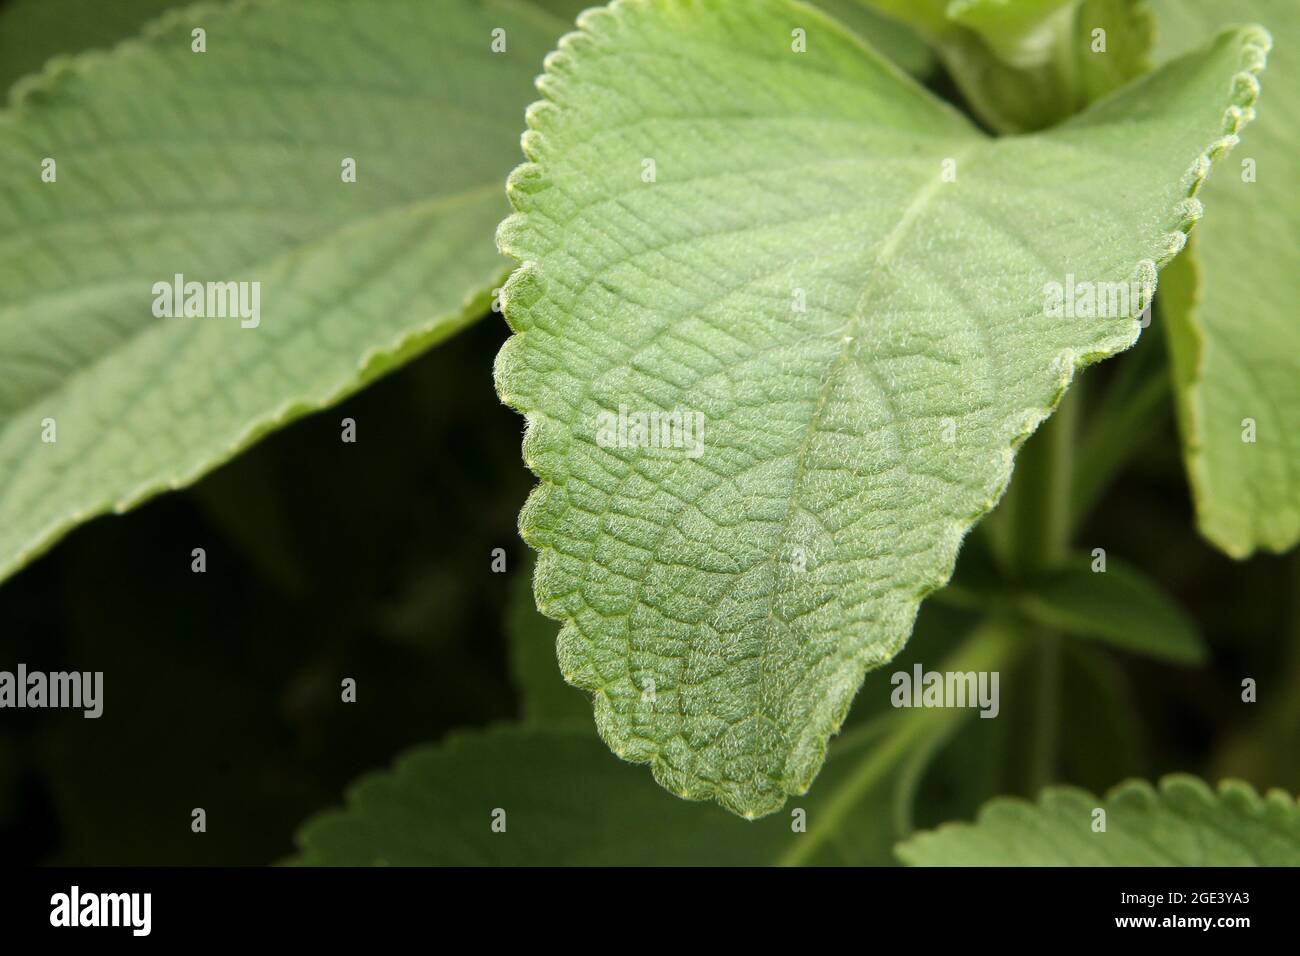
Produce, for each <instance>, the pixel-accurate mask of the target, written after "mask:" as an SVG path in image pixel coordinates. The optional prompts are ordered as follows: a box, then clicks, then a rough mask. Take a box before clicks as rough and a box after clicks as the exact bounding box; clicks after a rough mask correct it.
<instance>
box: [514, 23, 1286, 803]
mask: <svg viewBox="0 0 1300 956" xmlns="http://www.w3.org/2000/svg"><path fill="white" fill-rule="evenodd" d="M579 24H580V27H581V30H580V32H578V33H576V34H572V35H570V36H568V37H566V38H565V39H564V40H563V41H562V42H561V44H560V49H559V50H558V51H557V52H556V53H554V54H553V55H552V56H551V57H549V58H548V60H547V69H546V73H545V75H544V76H543V77H542V78H541V79H540V80H539V85H540V88H541V90H542V93H543V95H544V97H545V100H544V101H543V102H541V103H539V104H537V105H535V106H534V107H533V108H532V109H530V111H529V114H528V120H529V123H528V125H529V129H528V132H527V133H526V134H525V136H524V152H525V154H526V156H527V158H528V160H529V161H530V162H528V163H527V164H525V165H524V166H522V167H521V168H520V169H518V170H517V171H516V172H515V173H514V175H513V176H512V178H511V182H510V196H511V200H512V202H513V203H514V205H515V208H516V210H517V213H516V215H515V216H513V217H512V218H511V219H509V220H508V221H507V222H506V223H504V224H503V226H502V229H501V231H500V233H499V241H500V244H501V247H502V249H503V250H504V251H505V252H507V253H509V254H510V255H513V256H514V257H516V258H517V259H519V260H520V261H521V262H522V263H523V265H522V267H521V268H520V269H519V270H518V271H517V272H516V273H515V274H514V275H513V276H512V278H511V280H510V282H509V284H508V287H507V290H506V292H505V295H504V300H505V311H506V315H507V317H508V319H509V322H510V324H511V326H512V328H513V329H514V330H515V332H516V333H517V334H516V335H514V336H513V337H512V338H511V339H510V340H509V341H508V342H507V343H506V345H505V347H504V348H503V349H502V351H501V353H500V355H499V357H498V361H497V382H498V390H499V392H500V394H501V396H502V398H503V399H504V400H505V401H506V402H507V403H508V404H510V405H512V406H513V407H515V408H517V409H519V410H520V411H522V412H523V413H524V414H525V415H526V416H527V421H528V430H527V436H526V438H525V441H524V457H525V459H526V461H527V462H528V464H529V466H530V467H531V468H532V469H533V471H534V472H535V473H536V474H537V475H538V476H539V478H540V479H541V484H540V485H539V486H538V488H537V489H536V490H535V492H534V494H533V495H532V497H531V498H530V499H529V502H528V504H527V506H526V507H525V509H524V511H523V513H522V515H521V518H520V525H521V530H522V533H523V535H524V537H525V538H526V540H527V541H528V542H529V543H530V544H532V545H533V546H534V547H536V548H538V549H539V551H540V558H539V563H538V570H537V582H536V593H537V596H538V599H539V602H540V605H541V607H542V610H543V611H545V612H546V613H547V614H549V615H550V616H553V617H555V618H558V619H560V620H561V621H563V622H564V626H563V628H562V630H561V632H560V636H559V657H560V663H561V666H562V668H563V670H564V673H565V675H566V677H567V678H568V679H569V680H570V681H571V682H573V683H575V684H577V685H578V686H580V687H583V688H586V689H587V690H588V691H590V692H591V693H592V695H593V700H594V707H595V715H596V722H597V726H598V727H599V729H600V732H601V734H602V735H603V736H604V738H605V740H606V741H607V742H608V744H609V745H610V747H611V748H612V749H613V750H614V751H615V752H616V753H617V754H619V755H620V756H622V757H624V758H626V759H628V760H632V761H635V762H640V763H648V764H651V765H652V768H653V772H654V775H655V777H656V778H657V779H658V780H659V781H660V782H661V783H662V784H663V785H664V786H665V787H667V788H668V789H669V790H671V791H673V792H675V793H677V794H679V795H681V796H684V797H688V798H695V799H701V798H715V799H717V800H718V801H720V802H721V803H722V804H723V805H724V806H726V807H728V808H729V809H731V810H733V811H735V812H737V813H741V814H744V815H746V816H751V817H752V816H759V815H762V814H764V813H769V812H772V811H773V810H775V809H777V808H778V807H780V806H781V805H782V802H783V801H784V800H785V798H786V796H787V795H788V794H795V793H801V792H803V791H804V790H806V789H807V788H808V786H809V785H810V784H811V782H812V779H813V777H814V775H815V774H816V772H817V769H818V767H819V766H820V765H821V763H822V760H823V757H824V754H825V750H826V742H827V738H828V736H829V735H830V734H832V733H833V732H834V731H835V730H836V729H837V728H838V727H839V726H840V724H841V722H842V721H843V719H844V716H845V714H846V712H847V710H848V707H849V703H850V701H851V700H852V698H853V695H854V692H855V690H856V689H857V687H858V686H859V684H860V683H861V681H862V677H863V674H864V673H865V672H866V671H867V670H868V669H869V668H873V667H876V666H879V665H880V664H881V663H882V662H884V661H887V660H888V659H890V658H891V657H892V656H893V655H894V654H895V653H896V652H897V651H898V649H899V647H900V646H901V645H902V644H903V642H904V641H905V640H906V639H907V635H908V633H909V630H910V628H911V626H912V621H913V619H914V617H915V614H916V610H917V606H918V604H919V602H920V600H921V599H922V598H923V597H924V596H925V595H926V594H927V593H929V592H930V591H932V590H934V589H936V588H938V587H940V586H942V585H943V584H944V582H945V581H947V579H948V577H949V575H950V574H951V572H952V567H953V562H954V559H955V557H956V553H957V548H958V545H959V543H960V541H961V538H962V536H963V535H964V534H965V532H966V531H967V529H968V528H969V527H970V526H971V525H972V524H973V523H974V522H975V521H976V520H978V518H979V517H980V516H982V515H983V514H984V513H986V512H987V511H988V510H989V509H990V508H991V507H992V506H993V504H994V503H995V502H996V501H997V500H998V497H999V496H1000V495H1001V493H1002V491H1003V489H1004V488H1005V486H1006V484H1007V481H1008V477H1009V475H1010V469H1011V462H1012V457H1013V452H1014V449H1015V448H1016V446H1017V445H1018V444H1019V443H1020V442H1022V441H1023V440H1024V438H1025V437H1026V436H1027V435H1028V434H1030V433H1031V432H1032V431H1033V429H1034V428H1035V427H1036V426H1037V424H1038V423H1039V422H1040V421H1041V420H1042V419H1043V418H1044V417H1045V416H1046V415H1047V414H1049V413H1050V411H1051V409H1052V408H1053V407H1054V406H1055V404H1056V402H1057V401H1058V400H1059V398H1060V396H1061V395H1062V393H1063V391H1064V390H1065V388H1066V386H1067V385H1068V384H1069V382H1070V379H1071V377H1072V376H1073V374H1074V371H1075V369H1076V368H1078V367H1079V366H1081V365H1083V364H1086V363H1089V362H1092V361H1096V360H1098V359H1100V358H1103V357H1106V356H1108V355H1111V354H1113V353H1115V352H1116V351H1118V350H1120V349H1123V348H1126V347H1127V346H1129V345H1131V344H1132V343H1133V341H1134V340H1135V339H1136V338H1137V335H1138V331H1139V325H1138V322H1137V321H1136V319H1135V318H1134V317H1133V315H1136V314H1137V311H1138V310H1139V308H1140V306H1141V304H1142V301H1143V300H1144V299H1145V297H1146V292H1145V291H1135V293H1134V296H1133V298H1134V301H1133V303H1132V304H1131V306H1130V309H1131V312H1132V314H1128V313H1124V314H1119V313H1118V312H1117V313H1116V314H1113V315H1110V316H1108V317H1105V318H1073V319H1064V318H1059V317H1050V316H1049V315H1048V314H1047V312H1048V309H1047V308H1046V307H1045V289H1046V288H1047V287H1048V285H1049V284H1050V283H1052V282H1057V283H1065V282H1066V281H1067V278H1068V277H1069V276H1073V277H1074V278H1075V280H1077V281H1087V282H1093V283H1095V282H1108V283H1115V284H1116V285H1117V286H1119V285H1123V286H1124V288H1126V289H1127V288H1130V287H1131V285H1130V284H1134V283H1136V284H1141V285H1143V286H1144V288H1148V289H1149V287H1150V286H1151V285H1153V284H1154V280H1155V275H1156V270H1157V268H1158V267H1159V266H1160V265H1162V264H1163V263H1165V262H1167V261H1169V260H1170V259H1171V258H1172V257H1173V256H1174V255H1175V254H1176V253H1177V252H1178V251H1179V250H1180V249H1181V248H1182V246H1183V244H1184V242H1185V234H1186V230H1187V229H1188V228H1189V227H1190V226H1191V224H1192V223H1193V222H1194V221H1195V220H1196V219H1197V218H1198V216H1199V215H1200V203H1199V202H1198V201H1197V200H1196V199H1194V198H1192V197H1193V195H1194V193H1195V192H1196V191H1197V189H1198V188H1199V185H1200V183H1201V182H1202V180H1203V179H1204V178H1205V175H1206V174H1207V172H1208V170H1209V168H1210V163H1211V158H1212V157H1215V156H1218V155H1220V154H1221V153H1223V152H1224V151H1226V150H1227V149H1228V148H1230V147H1231V146H1232V145H1233V144H1234V143H1235V142H1236V132H1237V130H1238V129H1239V128H1240V127H1241V125H1242V124H1243V122H1244V121H1245V120H1246V119H1247V118H1248V117H1249V116H1250V115H1251V114H1250V111H1249V107H1250V104H1251V103H1252V102H1253V101H1254V99H1255V96H1256V94H1257V92H1258V83H1257V81H1256V73H1258V72H1259V70H1260V69H1261V68H1262V65H1263V61H1264V56H1265V51H1266V49H1267V47H1268V44H1269V38H1268V36H1267V34H1266V33H1264V32H1263V31H1262V30H1259V29H1256V28H1240V29H1236V30H1233V31H1229V32H1225V33H1224V34H1222V35H1221V36H1219V37H1218V38H1216V39H1215V40H1214V41H1213V42H1212V43H1211V44H1209V45H1208V46H1206V47H1205V48H1203V49H1202V50H1200V51H1198V52H1197V53H1195V54H1194V55H1191V56H1189V57H1186V58H1183V59H1180V60H1177V61H1175V62H1173V63H1170V64H1168V65H1166V67H1165V68H1164V69H1162V70H1161V71H1159V72H1158V73H1156V74H1154V75H1152V76H1150V77H1148V78H1146V79H1145V80H1143V81H1141V82H1139V83H1137V84H1135V85H1133V86H1131V87H1129V88H1127V89H1126V90H1124V91H1123V92H1122V93H1121V94H1119V95H1117V96H1115V97H1110V98H1107V99H1106V100H1105V101H1103V102H1102V103H1099V104H1098V105H1097V106H1096V107H1095V108H1093V109H1092V110H1090V111H1088V112H1086V113H1084V114H1081V115H1080V116H1078V117H1076V118H1075V119H1073V120H1071V121H1070V122H1068V123H1066V124H1063V125H1062V126H1060V127H1058V128H1055V129H1053V130H1051V131H1050V132H1047V133H1044V134H1040V135H1035V136H1028V137H1022V138H1015V139H1006V140H996V139H990V138H988V137H987V136H985V135H984V134H982V133H981V132H980V131H978V130H977V129H975V128H974V127H973V126H972V125H971V124H970V123H969V122H968V121H967V120H965V119H964V118H963V117H961V116H960V115H958V114H957V113H956V112H955V111H954V110H952V109H951V108H949V107H948V106H946V105H945V104H943V103H941V102H939V101H938V100H936V99H935V98H934V97H933V96H932V95H931V94H929V93H928V92H927V91H925V90H924V89H922V88H920V87H919V86H917V85H915V84H914V83H913V82H912V81H911V80H909V79H907V78H906V77H905V76H904V75H903V74H901V73H900V72H898V71H897V70H896V69H895V68H894V67H892V66H891V65H889V64H887V63H886V62H884V61H883V60H881V59H880V58H879V57H878V56H877V55H876V54H874V53H873V52H872V51H871V50H869V49H867V48H866V47H864V46H863V45H862V44H861V43H859V42H858V41H857V40H856V39H855V38H854V37H853V36H852V35H850V34H848V33H847V32H846V31H845V30H844V29H842V28H841V27H840V26H839V25H838V24H836V23H835V22H834V21H832V20H830V19H828V18H826V17H824V16H823V15H821V14H819V13H818V12H817V11H815V10H813V9H811V8H809V7H807V6H804V5H802V4H798V3H793V2H787V0H756V2H752V3H745V4H736V3H730V2H722V0H694V2H687V0H616V2H615V3H613V4H612V5H611V6H610V7H609V8H607V9H604V10H599V11H591V12H588V13H587V14H584V16H583V17H582V18H581V19H580V21H579ZM796 29H803V30H805V31H806V36H807V49H806V52H803V53H798V52H794V51H793V50H792V43H791V37H792V32H793V31H794V30H796ZM673 412H677V413H679V415H678V418H677V419H676V421H677V424H678V425H679V426H681V427H676V428H674V426H673V419H672V417H671V413H673ZM653 414H658V415H659V418H658V419H652V418H651V417H650V416H651V415H653ZM638 422H640V423H641V424H642V425H646V424H655V425H656V427H654V428H653V429H651V428H639V427H638V425H637V423H638ZM687 426H689V427H687ZM651 684H653V689H654V694H653V695H648V694H647V693H646V691H647V689H648V688H650V687H651Z"/></svg>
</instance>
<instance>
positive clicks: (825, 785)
mask: <svg viewBox="0 0 1300 956" xmlns="http://www.w3.org/2000/svg"><path fill="white" fill-rule="evenodd" d="M1013 651H1014V635H1013V634H1012V633H1011V632H1010V631H1009V630H1008V629H1007V628H1005V627H1003V626H1001V625H1000V624H998V623H988V624H985V625H984V626H982V627H980V628H976V629H975V630H974V632H973V633H970V634H967V635H965V636H964V638H963V639H962V641H961V643H960V644H959V645H958V647H957V648H956V649H955V650H954V651H953V652H952V653H951V654H949V655H947V656H946V657H945V658H944V660H943V661H942V663H941V667H943V668H944V669H951V670H970V669H984V668H989V667H995V666H999V664H998V662H999V661H1006V660H1008V659H1009V658H1010V657H1011V656H1012V655H1013ZM873 690H874V693H873V697H874V698H875V699H876V700H877V701H880V702H883V701H886V700H888V698H889V697H890V694H891V692H892V682H891V681H889V680H888V679H887V677H886V675H885V674H880V675H876V678H875V686H874V688H873ZM973 718H974V714H973V711H971V710H968V709H965V708H955V707H949V708H930V709H921V710H908V711H894V710H891V709H890V708H889V707H885V708H884V711H883V713H877V714H875V715H873V716H872V717H871V719H869V720H868V721H866V722H865V723H862V724H859V725H857V726H855V727H854V728H853V730H851V731H849V732H848V733H846V734H845V735H844V736H842V737H839V738H837V739H836V741H835V743H834V745H833V746H832V748H831V754H830V758H829V759H828V760H827V762H826V770H825V772H824V774H823V776H822V779H821V780H820V781H819V782H818V786H817V790H816V792H815V793H811V794H808V795H806V796H804V797H802V798H801V799H799V800H798V801H797V802H796V803H795V805H794V806H793V807H792V808H791V809H790V812H789V815H782V816H771V817H768V818H767V819H764V820H760V821H757V822H746V821H741V820H738V819H736V818H735V817H729V816H727V815H726V814H724V813H722V812H720V811H719V810H718V809H717V808H716V807H713V806H710V805H708V804H702V803H692V802H686V801H665V800H664V799H663V794H662V793H661V792H660V791H659V790H658V789H657V788H656V787H655V786H654V784H653V783H651V782H650V781H649V780H647V779H646V778H645V776H644V774H642V773H639V772H638V771H637V770H636V769H635V768H634V767H630V766H628V765H627V764H623V763H619V762H618V761H615V760H610V759H609V755H608V754H607V753H606V752H605V749H604V747H603V746H601V744H600V741H599V740H598V739H597V738H596V736H595V735H594V734H593V733H591V731H590V730H587V729H583V728H577V727H574V726H572V725H570V726H567V727H556V726H546V727H543V726H538V725H534V726H524V727H501V728H496V729H494V730H490V731H486V732H475V733H472V734H461V735H456V736H453V737H451V738H450V739H448V740H447V741H446V742H444V743H443V744H441V745H439V746H436V747H422V748H419V749H417V750H414V751H412V752H411V753H409V754H407V755H406V756H404V757H402V758H400V759H399V760H398V761H397V766H396V768H395V769H394V770H393V771H391V772H384V773H375V774H370V775H368V776H367V777H365V778H363V779H362V780H361V781H359V782H358V783H357V784H356V785H354V786H353V787H351V788H350V789H349V792H348V798H347V807H346V809H343V810H336V811H330V812H328V813H325V814H321V815H319V816H317V817H316V818H314V819H312V820H310V821H308V822H307V823H306V824H305V825H304V826H303V828H302V829H301V830H300V832H299V835H298V842H299V845H300V846H301V847H302V849H303V853H302V855H301V856H300V857H299V858H298V859H297V860H296V861H295V862H298V863H303V864H312V865H345V866H354V865H363V864H365V865H369V864H381V863H383V864H398V865H401V864H409V865H429V866H432V865H443V864H480V863H496V864H512V865H532V864H547V865H566V864H586V865H596V864H607V863H618V864H625V865H658V864H676V865H690V864H711V865H725V864H779V865H783V866H797V865H803V864H814V865H830V864H840V863H846V864H850V865H855V866H865V865H871V866H884V865H896V864H897V860H896V859H895V857H894V854H893V847H894V844H896V843H897V841H898V840H899V839H902V838H903V837H905V836H906V835H908V834H909V833H910V832H911V826H910V821H909V819H908V818H907V813H906V811H907V810H909V809H910V802H911V798H912V796H913V793H914V790H915V787H916V785H917V783H918V781H919V778H920V776H921V775H922V774H923V773H924V771H925V769H926V767H927V765H928V762H929V759H930V757H931V756H932V755H933V754H934V752H935V750H936V749H937V748H938V747H939V746H941V745H942V744H943V743H944V742H945V741H946V740H947V739H948V738H949V737H950V736H951V734H952V732H953V731H954V730H955V729H956V728H957V727H958V726H959V725H960V724H961V723H963V722H965V723H975V724H984V725H987V724H994V723H998V721H983V720H978V719H973ZM575 780H578V781H581V782H582V785H581V786H580V787H575V786H574V781H575ZM498 808H500V809H502V810H505V811H506V831H505V832H504V833H494V832H493V831H492V830H491V828H490V823H491V814H492V811H494V810H496V809H498Z"/></svg>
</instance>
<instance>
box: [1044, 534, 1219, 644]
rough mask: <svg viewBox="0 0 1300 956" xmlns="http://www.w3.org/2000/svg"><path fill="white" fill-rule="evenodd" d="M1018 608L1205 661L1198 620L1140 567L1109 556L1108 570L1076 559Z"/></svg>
mask: <svg viewBox="0 0 1300 956" xmlns="http://www.w3.org/2000/svg"><path fill="white" fill-rule="evenodd" d="M1019 606H1020V608H1021V610H1023V611H1024V612H1025V613H1026V614H1027V615H1028V616H1029V617H1031V618H1032V619H1034V620H1035V621H1037V622H1038V623H1040V624H1045V625H1047V626H1048V627H1052V628H1056V629H1059V630H1061V631H1064V632H1066V633H1067V634H1074V635H1076V636H1078V637H1087V638H1093V639H1096V640H1101V641H1106V642H1107V643H1109V644H1112V645H1114V646H1115V647H1119V648H1121V649H1123V650H1126V651H1132V652H1134V653H1137V654H1147V655H1150V656H1152V657H1159V658H1164V659H1165V660H1170V661H1173V662H1175V663H1178V664H1199V663H1200V662H1202V661H1204V660H1205V654H1206V651H1205V644H1204V643H1203V642H1202V641H1201V637H1200V635H1199V634H1198V633H1197V630H1196V623H1195V622H1194V621H1193V620H1192V619H1191V618H1190V617H1189V616H1188V614H1187V613H1186V612H1185V611H1184V610H1183V609H1182V608H1180V607H1179V606H1178V605H1177V604H1175V603H1174V601H1173V600H1171V599H1170V598H1169V597H1167V596H1166V595H1165V594H1164V593H1163V592H1161V590H1160V588H1159V587H1158V586H1157V585H1156V584H1155V583H1154V582H1153V581H1151V579H1150V578H1148V577H1147V576H1146V575H1144V574H1142V572H1140V571H1138V570H1137V569H1136V568H1134V567H1131V566H1129V565H1126V564H1123V563H1121V562H1119V561H1117V560H1116V559H1115V558H1113V557H1112V558H1109V559H1108V561H1107V564H1106V570H1105V571H1104V572H1096V573H1094V572H1093V570H1092V568H1091V562H1090V561H1089V559H1088V558H1087V557H1086V556H1085V557H1081V558H1077V559H1075V560H1073V561H1071V562H1070V564H1069V565H1068V566H1067V567H1065V568H1062V569H1061V570H1060V571H1059V572H1056V573H1053V574H1052V575H1050V576H1049V577H1047V578H1044V579H1043V580H1041V581H1037V582H1034V583H1032V584H1030V585H1028V586H1027V587H1026V588H1025V590H1024V592H1023V594H1022V595H1021V597H1020V600H1019Z"/></svg>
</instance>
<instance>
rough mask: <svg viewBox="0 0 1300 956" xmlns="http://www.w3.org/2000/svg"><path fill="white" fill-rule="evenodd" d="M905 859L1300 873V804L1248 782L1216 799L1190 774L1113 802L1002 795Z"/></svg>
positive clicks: (1070, 790) (1230, 786) (917, 841)
mask: <svg viewBox="0 0 1300 956" xmlns="http://www.w3.org/2000/svg"><path fill="white" fill-rule="evenodd" d="M1098 810H1104V811H1105V817H1104V826H1105V829H1104V831H1103V830H1099V829H1098V828H1097V827H1098V826H1099V825H1100V822H1101V821H1102V818H1101V817H1100V816H1099V815H1098V814H1097V811H1098ZM898 855H899V856H900V857H901V858H902V859H903V861H904V862H905V863H910V864H912V865H914V866H1300V805H1298V804H1297V802H1296V799H1295V798H1294V797H1292V796H1289V795H1288V794H1286V793H1285V792H1284V791H1281V790H1271V791H1269V792H1268V793H1267V794H1266V795H1265V796H1263V797H1261V796H1260V795H1259V794H1257V793H1256V792H1255V791H1254V790H1253V789H1252V788H1251V787H1250V785H1249V784H1246V783H1242V782H1241V781H1225V782H1224V783H1221V784H1220V785H1219V790H1218V792H1217V793H1215V792H1214V791H1213V790H1211V789H1210V788H1209V787H1208V786H1206V785H1205V783H1204V782H1203V781H1201V780H1199V779H1197V778H1195V777H1189V776H1186V775H1175V776H1170V777H1165V778H1164V779H1162V780H1161V781H1160V789H1159V790H1158V791H1157V790H1156V789H1155V788H1154V787H1152V786H1151V785H1150V784H1148V783H1145V782H1142V781H1130V782H1128V783H1124V784H1121V785H1120V786H1118V787H1116V788H1115V789H1114V790H1112V791H1111V792H1110V793H1108V794H1107V795H1106V797H1105V798H1104V799H1099V798H1097V797H1095V796H1093V795H1092V794H1090V793H1088V792H1087V791H1085V790H1079V789H1077V788H1074V787H1051V788H1048V789H1047V790H1045V791H1043V794H1042V796H1041V797H1040V798H1039V801H1038V803H1037V804H1033V803H1029V802H1027V801H1024V800H1013V799H1007V798H999V799H997V800H994V801H992V802H991V803H989V804H987V805H986V806H985V807H984V808H983V809H982V810H981V811H980V813H979V817H978V819H977V820H976V822H975V823H974V824H964V823H962V824H958V823H950V824H944V825H943V826H941V827H939V828H938V829H937V830H932V831H928V832H925V833H919V834H917V835H916V836H914V837H912V839H910V840H908V841H907V842H905V843H903V844H901V845H900V846H899V848H898Z"/></svg>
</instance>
